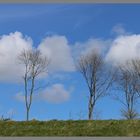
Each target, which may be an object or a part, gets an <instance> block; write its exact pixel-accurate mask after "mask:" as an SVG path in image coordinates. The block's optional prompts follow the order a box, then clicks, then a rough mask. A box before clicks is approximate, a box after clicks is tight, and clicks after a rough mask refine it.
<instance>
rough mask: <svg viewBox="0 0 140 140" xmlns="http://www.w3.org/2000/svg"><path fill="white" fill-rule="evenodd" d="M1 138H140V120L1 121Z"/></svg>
mask: <svg viewBox="0 0 140 140" xmlns="http://www.w3.org/2000/svg"><path fill="white" fill-rule="evenodd" d="M0 136H140V120H131V121H127V120H99V121H98V120H96V121H87V120H84V121H83V120H81V121H80V120H79V121H29V122H23V121H22V122H15V121H0Z"/></svg>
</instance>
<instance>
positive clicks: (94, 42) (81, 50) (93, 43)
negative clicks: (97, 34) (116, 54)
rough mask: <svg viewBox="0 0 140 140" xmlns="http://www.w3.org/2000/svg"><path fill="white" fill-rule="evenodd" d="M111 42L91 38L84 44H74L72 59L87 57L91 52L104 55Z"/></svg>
mask: <svg viewBox="0 0 140 140" xmlns="http://www.w3.org/2000/svg"><path fill="white" fill-rule="evenodd" d="M110 43H111V40H103V39H99V38H91V39H89V40H87V41H86V42H76V43H75V44H74V46H72V47H73V56H74V58H77V57H79V56H80V55H81V54H82V55H87V54H89V53H90V52H91V51H94V50H96V51H98V52H99V53H102V54H105V53H106V52H107V50H108V49H109V46H110Z"/></svg>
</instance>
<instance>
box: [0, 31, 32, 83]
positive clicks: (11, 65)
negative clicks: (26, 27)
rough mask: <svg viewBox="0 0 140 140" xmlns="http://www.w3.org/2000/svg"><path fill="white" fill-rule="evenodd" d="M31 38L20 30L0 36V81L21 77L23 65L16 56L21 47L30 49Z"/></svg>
mask: <svg viewBox="0 0 140 140" xmlns="http://www.w3.org/2000/svg"><path fill="white" fill-rule="evenodd" d="M31 47H32V40H31V39H30V38H29V37H24V36H23V35H22V34H21V33H20V32H15V33H10V34H9V35H3V36H1V37H0V81H13V79H14V80H15V81H17V80H19V79H20V78H21V74H22V73H23V67H22V66H21V65H19V64H18V61H17V57H18V55H19V54H20V53H21V51H22V50H23V49H30V48H31Z"/></svg>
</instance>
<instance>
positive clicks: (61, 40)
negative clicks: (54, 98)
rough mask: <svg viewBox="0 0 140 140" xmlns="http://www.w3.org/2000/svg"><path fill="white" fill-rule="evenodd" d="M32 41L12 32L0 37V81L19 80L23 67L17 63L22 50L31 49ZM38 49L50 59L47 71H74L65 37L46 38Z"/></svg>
mask: <svg viewBox="0 0 140 140" xmlns="http://www.w3.org/2000/svg"><path fill="white" fill-rule="evenodd" d="M32 46H33V45H32V39H31V38H30V37H27V36H24V35H22V33H21V32H14V33H10V34H8V35H2V36H1V37H0V81H2V82H3V81H5V82H17V81H20V80H21V77H22V75H23V73H24V67H23V66H22V65H20V64H19V62H18V55H19V54H20V53H21V51H22V50H26V49H31V48H33V47H32ZM38 49H39V50H40V51H41V52H42V54H43V55H44V56H47V57H49V58H50V66H49V70H50V71H53V72H56V71H65V72H69V71H74V70H75V67H74V63H73V58H72V55H71V48H70V46H69V45H68V41H67V39H66V37H65V36H58V35H53V36H48V37H46V38H45V39H43V41H42V42H41V43H40V45H39V46H38Z"/></svg>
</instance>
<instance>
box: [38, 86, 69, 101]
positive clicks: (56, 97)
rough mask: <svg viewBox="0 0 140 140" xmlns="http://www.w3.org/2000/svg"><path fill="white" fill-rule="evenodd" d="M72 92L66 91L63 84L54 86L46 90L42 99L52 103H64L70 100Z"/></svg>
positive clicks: (42, 94)
mask: <svg viewBox="0 0 140 140" xmlns="http://www.w3.org/2000/svg"><path fill="white" fill-rule="evenodd" d="M70 92H71V90H66V89H65V88H64V86H63V85H62V84H54V85H52V86H51V87H49V88H47V89H46V90H44V91H43V92H42V93H41V95H40V97H41V99H42V100H45V101H48V102H51V103H62V102H65V101H67V100H68V99H69V98H70Z"/></svg>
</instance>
